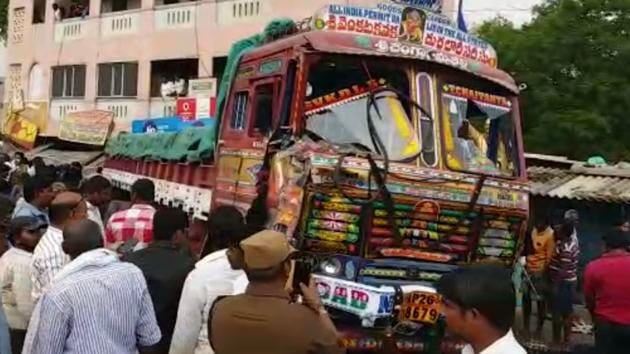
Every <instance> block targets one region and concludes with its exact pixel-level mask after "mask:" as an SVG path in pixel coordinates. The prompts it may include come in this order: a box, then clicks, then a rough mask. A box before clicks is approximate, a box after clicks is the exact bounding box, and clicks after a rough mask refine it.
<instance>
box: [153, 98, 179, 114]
mask: <svg viewBox="0 0 630 354" xmlns="http://www.w3.org/2000/svg"><path fill="white" fill-rule="evenodd" d="M175 110H176V103H175V99H174V98H164V99H162V98H152V99H151V103H150V107H149V111H150V114H151V117H150V118H161V117H172V116H174V115H175Z"/></svg>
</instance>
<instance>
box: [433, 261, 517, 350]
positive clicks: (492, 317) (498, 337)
mask: <svg viewBox="0 0 630 354" xmlns="http://www.w3.org/2000/svg"><path fill="white" fill-rule="evenodd" d="M437 290H438V293H439V294H440V295H442V313H443V314H444V316H445V317H446V326H447V329H448V330H449V331H450V332H451V333H453V334H454V335H456V336H458V337H460V338H462V339H464V340H465V341H466V342H467V343H468V345H466V346H465V347H464V349H463V350H462V354H527V352H526V351H525V349H523V347H522V346H521V345H520V344H519V343H518V342H517V341H516V338H514V333H512V324H513V323H514V312H515V309H516V294H515V291H514V286H513V285H512V279H511V277H510V273H509V271H508V270H507V269H504V268H502V267H500V266H495V265H481V266H473V267H470V268H464V269H460V270H458V271H455V272H453V273H450V274H447V275H445V276H443V277H442V278H441V279H440V281H439V282H438V286H437Z"/></svg>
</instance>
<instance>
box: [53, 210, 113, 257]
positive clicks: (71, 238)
mask: <svg viewBox="0 0 630 354" xmlns="http://www.w3.org/2000/svg"><path fill="white" fill-rule="evenodd" d="M102 247H103V236H102V234H101V228H100V227H99V225H98V224H97V223H96V222H95V221H92V220H90V219H85V220H81V221H78V222H76V223H73V224H69V225H68V226H66V227H65V228H64V229H63V242H62V244H61V248H62V249H63V251H64V253H65V254H67V255H68V256H70V259H71V260H74V259H76V258H77V257H79V256H80V255H81V254H83V253H85V252H88V251H91V250H95V249H97V248H102Z"/></svg>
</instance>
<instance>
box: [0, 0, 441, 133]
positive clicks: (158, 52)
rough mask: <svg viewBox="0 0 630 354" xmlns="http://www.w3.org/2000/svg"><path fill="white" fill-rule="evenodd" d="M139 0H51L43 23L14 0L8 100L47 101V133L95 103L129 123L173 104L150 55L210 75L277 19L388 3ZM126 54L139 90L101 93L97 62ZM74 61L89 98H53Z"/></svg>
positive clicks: (29, 3) (29, 1) (26, 0)
mask: <svg viewBox="0 0 630 354" xmlns="http://www.w3.org/2000/svg"><path fill="white" fill-rule="evenodd" d="M136 1H140V8H139V9H135V10H129V11H121V12H113V13H112V12H110V13H103V14H101V11H100V9H101V0H91V2H90V14H89V16H88V17H86V18H85V19H67V20H64V21H61V22H55V21H54V14H53V11H52V4H53V2H54V0H46V17H45V22H44V23H41V24H32V17H33V3H34V2H33V0H11V1H10V6H9V14H10V19H9V39H8V57H7V62H8V64H9V70H8V71H7V76H8V77H7V90H6V91H7V92H8V93H7V96H6V97H5V101H7V102H9V101H11V100H12V98H11V97H9V96H10V95H11V93H10V92H11V91H13V92H14V91H16V90H19V89H21V90H22V92H23V94H24V100H25V101H47V102H49V116H50V118H49V124H48V126H49V129H48V132H44V134H46V133H48V134H50V135H55V134H56V131H55V130H56V126H57V124H58V122H59V120H60V119H61V117H62V116H63V115H64V114H65V113H67V112H70V111H73V110H84V109H93V108H98V109H109V110H112V111H114V117H115V121H116V122H117V125H118V126H119V128H122V129H125V128H126V127H127V126H128V124H129V122H130V121H131V120H132V119H135V118H139V117H149V116H160V115H163V114H162V112H165V111H164V109H165V108H168V107H166V106H172V105H174V103H173V102H170V101H168V100H166V101H165V100H163V99H153V100H152V99H151V98H150V92H149V91H150V73H151V66H150V63H151V61H152V60H161V59H183V58H198V59H199V77H210V76H212V70H213V68H212V58H213V57H217V56H224V55H226V54H227V52H228V50H229V48H230V46H231V44H232V43H233V42H234V41H236V40H238V39H241V38H243V37H246V36H249V35H251V34H254V33H257V32H259V31H261V30H262V28H263V27H264V26H265V24H267V23H268V22H269V21H270V20H271V19H274V18H278V17H291V18H293V19H296V20H299V19H303V18H306V17H308V16H310V15H312V14H313V13H314V12H315V11H316V10H317V9H319V8H320V7H322V6H324V5H326V4H329V3H342V4H356V5H374V4H376V3H379V2H383V1H378V0H376V1H375V0H346V1H339V0H336V1H335V0H220V1H219V0H202V1H195V2H183V3H179V4H174V5H155V3H154V0H136ZM452 2H454V0H445V10H446V11H445V12H447V13H448V12H450V11H452V10H451V9H452V5H451V3H452ZM239 5H242V6H245V7H248V8H249V9H252V8H254V9H256V8H258V9H259V13H256V14H248V15H247V16H243V13H241V16H238V11H235V10H236V9H237V8H238V6H239ZM20 8H23V10H21V9H20ZM22 11H23V12H22ZM235 13H236V16H234V14H235ZM178 16H179V17H178ZM169 19H170V20H171V21H169ZM120 61H137V62H138V64H139V66H138V93H137V97H136V98H135V99H129V98H98V97H97V94H96V93H97V66H98V64H99V63H107V62H120ZM73 64H85V65H86V88H85V97H84V98H82V99H52V100H51V98H50V92H51V75H52V74H51V73H52V71H51V67H53V66H58V65H73ZM34 66H36V68H35V70H33V67H34ZM32 71H33V74H31V72H32ZM29 76H30V77H29ZM31 86H33V87H31ZM37 92H40V93H39V94H38V93H37ZM37 96H38V97H37ZM171 108H172V107H171Z"/></svg>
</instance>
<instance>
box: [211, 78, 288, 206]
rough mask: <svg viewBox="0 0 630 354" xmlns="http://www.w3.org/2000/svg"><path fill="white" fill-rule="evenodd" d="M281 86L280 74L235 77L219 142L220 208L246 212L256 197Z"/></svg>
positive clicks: (218, 195) (218, 200)
mask: <svg viewBox="0 0 630 354" xmlns="http://www.w3.org/2000/svg"><path fill="white" fill-rule="evenodd" d="M243 81H245V82H243ZM281 83H282V76H281V75H275V76H265V77H262V78H250V79H247V80H238V75H237V80H235V85H234V88H233V89H232V95H231V97H230V103H229V105H228V111H227V114H226V115H224V117H226V121H225V122H224V124H222V136H221V139H220V141H219V145H220V146H219V151H218V155H219V156H218V158H219V164H218V166H219V171H218V178H217V190H216V193H217V194H216V198H215V201H216V202H217V203H218V204H219V205H226V204H227V205H234V206H236V207H238V208H239V209H241V210H242V211H243V212H245V211H247V210H248V209H249V206H250V204H251V202H252V201H253V200H254V198H255V197H256V194H257V191H256V177H257V174H258V172H259V171H260V168H261V167H262V163H263V157H264V154H265V150H266V144H267V141H268V139H269V136H270V135H271V133H272V130H273V127H274V125H275V122H276V120H277V119H278V115H279V112H280V104H279V103H280V102H279V101H280V96H281V95H280V92H281V91H280V86H281Z"/></svg>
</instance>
